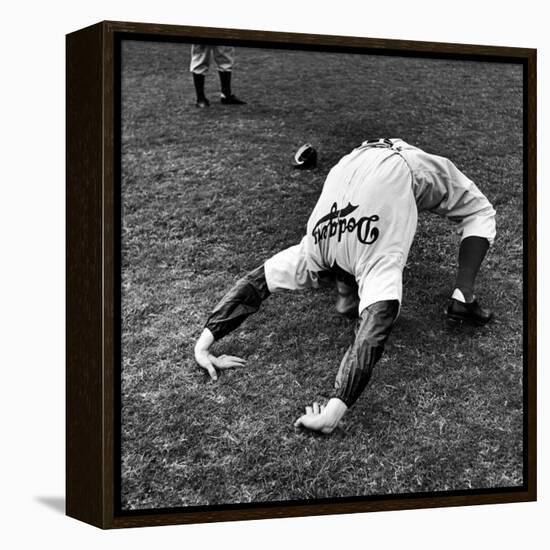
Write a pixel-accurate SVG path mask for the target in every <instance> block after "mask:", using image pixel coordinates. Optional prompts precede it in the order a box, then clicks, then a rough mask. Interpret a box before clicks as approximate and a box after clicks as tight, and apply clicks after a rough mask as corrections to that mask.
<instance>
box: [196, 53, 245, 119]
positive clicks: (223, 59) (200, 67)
mask: <svg viewBox="0 0 550 550" xmlns="http://www.w3.org/2000/svg"><path fill="white" fill-rule="evenodd" d="M212 58H214V62H215V63H216V67H217V68H218V74H219V76H220V85H221V99H220V101H221V103H223V104H224V105H244V104H245V102H244V101H243V100H242V99H239V98H238V97H237V96H236V95H235V94H233V93H232V92H231V73H232V70H233V64H234V60H235V48H233V47H232V46H210V45H206V44H193V45H192V46H191V64H190V67H189V70H190V71H191V74H192V75H193V84H194V86H195V94H196V96H197V101H196V103H195V105H196V106H197V107H199V108H201V109H203V108H205V107H209V106H210V101H209V100H208V99H207V97H206V95H205V93H204V80H205V76H206V73H207V72H208V69H209V67H210V63H211V60H212Z"/></svg>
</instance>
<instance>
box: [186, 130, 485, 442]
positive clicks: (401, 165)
mask: <svg viewBox="0 0 550 550" xmlns="http://www.w3.org/2000/svg"><path fill="white" fill-rule="evenodd" d="M423 210H429V211H431V212H434V213H436V214H439V215H441V216H445V217H447V218H449V219H450V220H451V221H452V222H454V223H455V224H456V225H457V230H458V232H459V233H460V235H461V243H460V247H459V251H458V271H457V275H456V283H455V289H454V292H453V293H452V296H451V297H450V299H449V304H448V306H447V310H446V314H447V316H448V318H449V319H451V320H453V321H455V322H465V323H470V324H474V325H484V324H485V323H487V322H488V321H490V320H491V318H492V313H491V312H490V311H488V310H486V309H484V308H482V307H481V306H480V305H479V303H478V302H477V300H476V299H475V296H474V283H475V279H476V275H477V273H478V270H479V268H480V265H481V263H482V261H483V258H484V257H485V254H486V252H487V250H488V248H489V246H490V245H491V244H492V242H493V240H494V238H495V234H496V230H495V210H494V209H493V207H492V206H491V204H490V203H489V201H488V200H487V198H486V197H485V196H484V195H483V194H482V193H481V191H480V190H479V189H478V188H477V187H476V185H475V184H474V183H473V182H472V181H471V180H470V179H468V178H467V177H466V176H465V175H464V174H463V173H462V172H460V171H459V170H458V168H457V167H456V166H455V165H454V164H453V163H452V162H451V161H450V160H448V159H446V158H444V157H441V156H437V155H432V154H429V153H426V152H424V151H422V150H421V149H419V148H417V147H413V146H412V145H409V144H408V143H405V142H404V141H403V140H401V139H391V140H389V139H380V140H369V141H366V142H364V143H363V144H362V145H361V146H360V147H358V148H356V149H354V150H353V151H352V152H351V153H349V154H348V155H346V156H344V157H343V158H342V159H341V160H340V162H338V164H336V165H335V166H334V167H333V168H332V169H331V171H330V172H329V174H328V176H327V178H326V181H325V184H324V186H323V190H322V192H321V196H320V197H319V200H318V202H317V204H316V206H315V208H314V209H313V212H312V214H311V216H310V218H309V221H308V224H307V234H306V235H305V236H304V237H303V239H302V241H301V242H300V243H299V244H297V245H295V246H291V247H290V248H287V249H286V250H283V251H282V252H279V253H278V254H275V256H273V257H271V258H269V259H268V260H267V261H266V262H265V263H264V264H263V265H261V266H259V267H258V268H256V269H255V270H253V271H251V272H250V273H248V274H247V275H245V276H244V277H243V278H242V279H241V280H239V281H238V282H237V283H236V284H235V286H234V287H233V288H232V289H231V290H230V291H229V293H228V294H226V295H225V296H224V297H223V299H222V300H221V302H220V303H219V304H218V305H217V306H216V307H215V309H214V311H213V312H212V314H211V315H210V317H209V318H208V320H207V322H206V326H205V328H204V330H203V332H202V334H201V336H200V337H199V339H198V341H197V343H196V345H195V359H196V361H197V363H198V364H199V365H200V367H202V368H203V369H205V370H206V371H208V373H209V375H210V377H211V378H212V379H213V380H216V379H217V370H216V369H225V368H232V367H239V366H243V365H244V364H245V361H244V360H243V359H241V358H239V357H233V356H225V355H224V356H220V357H216V356H214V355H213V354H212V353H211V352H210V347H211V346H212V344H213V343H214V342H215V341H217V340H219V339H220V338H222V337H223V336H225V335H226V334H227V333H229V332H230V331H232V330H234V329H235V328H237V327H238V326H239V325H240V324H241V323H242V322H243V320H244V319H245V318H246V317H247V316H248V315H250V314H251V313H254V312H256V311H257V310H258V309H259V307H260V304H261V303H262V301H263V300H265V299H266V298H267V297H268V296H269V295H270V294H271V293H273V292H278V291H280V290H299V289H304V288H318V287H319V286H323V285H325V284H326V282H327V280H330V279H334V280H335V281H336V288H337V302H336V309H337V310H338V311H339V312H340V313H343V314H356V315H358V316H359V321H358V328H357V331H356V335H355V341H354V343H353V344H352V345H351V346H350V347H349V348H348V350H347V352H346V353H345V355H344V357H343V359H342V362H341V365H340V369H339V371H338V374H337V376H336V382H335V388H334V394H333V396H332V397H331V399H330V400H329V401H328V403H327V404H326V406H321V407H320V406H319V404H318V403H313V406H312V407H306V414H304V415H303V416H301V417H300V418H298V419H297V420H296V422H295V424H294V425H295V426H303V427H305V428H308V429H311V430H315V431H319V432H322V433H326V434H328V433H331V432H332V431H333V430H334V428H335V427H336V426H337V425H338V423H339V422H340V420H341V419H342V417H343V416H344V414H345V413H346V411H347V410H348V409H349V408H350V407H351V406H352V405H353V404H354V403H355V402H356V400H357V399H358V397H359V396H360V395H361V393H362V392H363V390H364V389H365V387H366V385H367V383H368V382H369V380H370V378H371V375H372V372H373V368H374V366H375V364H376V363H377V361H378V360H379V359H380V357H381V355H382V352H383V350H384V344H385V342H386V340H387V339H388V336H389V335H390V332H391V330H392V326H393V324H394V322H395V319H396V318H397V315H398V313H399V308H400V304H401V297H402V274H403V268H404V266H405V263H406V261H407V256H408V253H409V249H410V247H411V244H412V241H413V237H414V234H415V231H416V224H417V218H418V212H419V211H423Z"/></svg>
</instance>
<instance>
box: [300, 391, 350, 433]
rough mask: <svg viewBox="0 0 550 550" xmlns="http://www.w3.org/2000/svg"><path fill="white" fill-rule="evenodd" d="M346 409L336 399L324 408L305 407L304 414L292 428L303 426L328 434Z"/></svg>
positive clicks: (322, 406) (314, 405)
mask: <svg viewBox="0 0 550 550" xmlns="http://www.w3.org/2000/svg"><path fill="white" fill-rule="evenodd" d="M347 409H348V407H347V406H346V404H345V403H344V402H343V401H341V400H340V399H338V398H336V397H333V398H332V399H331V400H330V401H329V402H328V403H327V404H326V406H325V405H321V406H320V405H319V403H313V406H311V407H306V414H304V415H302V416H300V418H298V420H296V422H294V427H296V428H298V427H299V426H303V427H304V428H307V429H308V430H313V431H315V432H321V433H324V434H330V433H332V431H333V430H334V429H335V428H336V426H338V424H339V422H340V420H342V417H343V416H344V414H345V413H346V411H347Z"/></svg>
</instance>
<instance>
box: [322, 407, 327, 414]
mask: <svg viewBox="0 0 550 550" xmlns="http://www.w3.org/2000/svg"><path fill="white" fill-rule="evenodd" d="M326 408H327V407H326V405H321V414H323V413H324V412H325V409H326Z"/></svg>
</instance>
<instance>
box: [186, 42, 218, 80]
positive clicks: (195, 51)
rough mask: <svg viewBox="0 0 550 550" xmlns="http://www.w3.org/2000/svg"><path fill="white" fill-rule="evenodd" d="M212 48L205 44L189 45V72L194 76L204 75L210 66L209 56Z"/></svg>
mask: <svg viewBox="0 0 550 550" xmlns="http://www.w3.org/2000/svg"><path fill="white" fill-rule="evenodd" d="M213 48H214V46H208V45H205V44H192V45H191V63H190V66H189V70H190V71H191V72H192V73H195V74H206V73H207V72H208V67H209V66H210V56H211V54H212V49H213Z"/></svg>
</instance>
